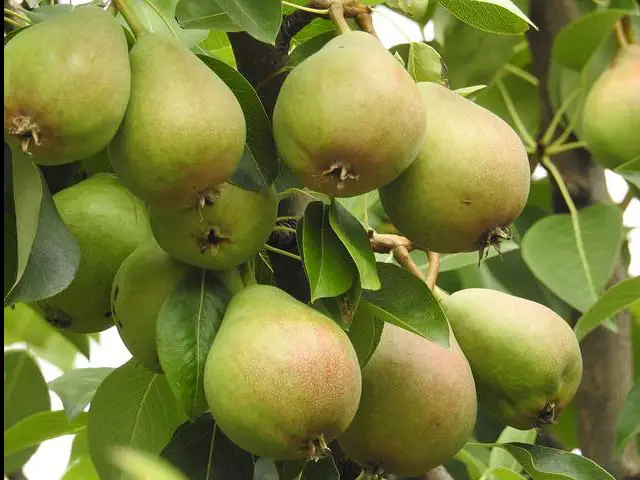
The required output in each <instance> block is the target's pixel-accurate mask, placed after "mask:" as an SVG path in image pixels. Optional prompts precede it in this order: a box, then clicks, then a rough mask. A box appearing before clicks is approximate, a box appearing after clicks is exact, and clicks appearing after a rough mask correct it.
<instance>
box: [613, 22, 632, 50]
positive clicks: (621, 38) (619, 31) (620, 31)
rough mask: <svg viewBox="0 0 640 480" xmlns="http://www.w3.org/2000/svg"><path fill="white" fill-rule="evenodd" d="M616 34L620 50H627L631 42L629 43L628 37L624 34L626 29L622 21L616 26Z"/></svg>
mask: <svg viewBox="0 0 640 480" xmlns="http://www.w3.org/2000/svg"><path fill="white" fill-rule="evenodd" d="M615 32H616V40H617V41H618V45H620V48H625V47H627V46H629V42H628V41H627V37H626V35H625V33H624V27H623V25H622V19H620V20H618V21H617V22H616V25H615Z"/></svg>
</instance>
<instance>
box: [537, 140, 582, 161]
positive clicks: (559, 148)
mask: <svg viewBox="0 0 640 480" xmlns="http://www.w3.org/2000/svg"><path fill="white" fill-rule="evenodd" d="M585 146H586V145H585V143H584V142H569V143H563V144H560V145H558V144H555V143H554V144H553V145H551V146H550V147H549V148H547V149H546V150H545V152H544V153H545V154H547V155H549V156H550V157H552V156H554V155H559V154H561V153H565V152H568V151H570V150H575V149H576V148H585Z"/></svg>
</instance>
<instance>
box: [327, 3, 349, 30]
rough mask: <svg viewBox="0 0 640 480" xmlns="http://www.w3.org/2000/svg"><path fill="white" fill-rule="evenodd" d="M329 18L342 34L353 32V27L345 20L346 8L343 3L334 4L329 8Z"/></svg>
mask: <svg viewBox="0 0 640 480" xmlns="http://www.w3.org/2000/svg"><path fill="white" fill-rule="evenodd" d="M329 17H330V18H331V20H332V21H333V23H335V24H336V27H338V30H339V31H340V33H347V32H350V31H351V27H349V24H348V23H347V20H346V19H345V18H344V6H343V5H342V4H341V3H332V4H331V6H330V7H329Z"/></svg>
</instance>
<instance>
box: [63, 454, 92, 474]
mask: <svg viewBox="0 0 640 480" xmlns="http://www.w3.org/2000/svg"><path fill="white" fill-rule="evenodd" d="M60 480H100V477H98V472H96V467H95V466H94V465H93V462H92V461H91V457H89V455H83V456H81V457H78V458H76V459H75V460H72V461H71V462H69V466H68V467H67V470H66V471H65V472H64V475H63V476H62V478H61V479H60Z"/></svg>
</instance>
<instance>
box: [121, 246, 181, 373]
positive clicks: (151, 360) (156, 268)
mask: <svg viewBox="0 0 640 480" xmlns="http://www.w3.org/2000/svg"><path fill="white" fill-rule="evenodd" d="M189 269H190V268H189V267H188V266H187V265H185V264H183V263H181V262H178V261H177V260H175V259H173V258H172V257H170V256H169V255H167V254H166V253H165V252H164V250H162V249H161V248H160V247H159V246H158V244H157V243H156V241H155V240H154V239H153V238H150V239H149V240H148V241H147V242H145V243H143V244H141V245H140V246H139V247H138V248H136V249H135V250H134V251H133V252H132V253H131V255H129V256H128V257H127V258H126V259H125V261H124V262H122V265H120V268H119V269H118V273H117V274H116V276H115V278H114V280H113V288H112V290H111V312H112V313H113V321H114V323H115V324H116V327H117V328H118V333H119V334H120V338H121V339H122V341H123V343H124V344H125V346H126V347H127V349H128V350H129V352H131V354H132V355H133V356H134V357H135V358H136V359H137V360H138V361H139V362H140V363H141V364H142V365H144V366H145V367H146V368H148V369H149V370H151V371H152V372H161V371H162V368H161V367H160V361H159V360H158V347H157V344H156V321H157V319H158V314H159V313H160V308H161V307H162V304H163V302H164V301H165V299H166V298H167V297H168V296H169V295H171V293H172V292H173V291H174V289H175V288H176V286H177V285H178V284H179V283H180V281H181V280H182V279H184V278H185V276H186V275H187V273H188V272H189Z"/></svg>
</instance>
